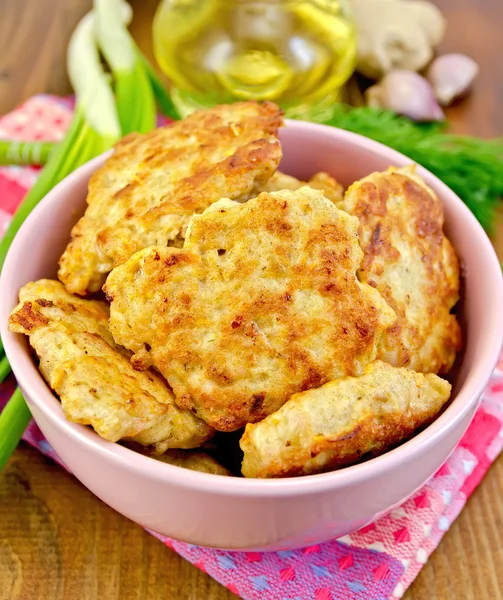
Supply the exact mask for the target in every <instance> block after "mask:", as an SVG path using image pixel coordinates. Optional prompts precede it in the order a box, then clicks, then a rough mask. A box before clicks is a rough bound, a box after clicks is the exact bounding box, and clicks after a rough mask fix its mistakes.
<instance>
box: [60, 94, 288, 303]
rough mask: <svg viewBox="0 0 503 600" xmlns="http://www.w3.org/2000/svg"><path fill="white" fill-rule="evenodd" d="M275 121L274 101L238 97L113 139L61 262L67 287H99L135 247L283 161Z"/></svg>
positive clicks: (172, 231)
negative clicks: (142, 132)
mask: <svg viewBox="0 0 503 600" xmlns="http://www.w3.org/2000/svg"><path fill="white" fill-rule="evenodd" d="M281 125H282V113H281V111H280V110H279V109H278V107H277V106H276V105H274V104H272V103H270V102H265V103H264V104H261V105H259V104H258V103H256V102H251V101H250V102H238V103H235V104H232V105H229V106H217V107H215V108H213V109H211V110H207V111H196V112H195V113H193V114H192V115H190V116H189V117H187V118H186V119H184V120H183V121H178V122H176V123H173V124H172V125H169V126H167V127H162V128H160V129H156V130H154V131H151V132H150V133H148V134H146V135H139V134H132V135H129V136H127V137H126V138H125V139H124V140H122V141H121V142H119V144H117V146H116V148H115V152H114V154H113V155H112V156H111V157H110V158H109V159H108V160H107V161H106V163H105V164H104V166H103V167H102V168H101V169H99V170H98V171H96V172H95V173H94V175H93V176H92V178H91V181H90V183H89V194H88V198H87V202H88V204H89V206H88V208H87V210H86V213H85V215H84V217H83V218H82V219H80V221H79V222H78V223H77V225H75V227H74V228H73V230H72V235H71V241H70V243H69V244H68V247H67V249H66V250H65V252H64V254H63V256H62V257H61V259H60V269H59V278H60V279H61V281H62V282H63V283H64V284H65V286H66V288H67V290H68V291H70V292H73V293H77V294H85V293H86V291H91V292H95V291H97V290H99V289H100V288H101V286H102V285H103V283H104V281H105V278H106V274H107V273H108V272H109V271H111V269H112V268H113V267H114V266H117V265H119V264H121V263H123V262H124V261H126V260H127V259H128V258H129V257H130V256H131V255H132V254H134V252H136V251H137V250H141V249H142V248H146V247H147V246H152V245H155V244H160V245H162V246H165V245H167V244H168V242H169V241H170V240H175V239H176V238H177V237H180V236H181V237H183V236H184V230H185V227H186V225H187V223H188V220H189V219H190V217H191V215H192V214H194V213H198V212H201V211H203V210H204V209H205V208H206V207H208V206H209V205H210V204H211V203H212V202H215V201H216V200H219V199H220V198H222V197H229V198H238V197H240V196H242V195H243V194H246V193H248V192H249V191H250V190H251V189H252V187H253V185H254V184H255V183H256V182H259V181H266V180H267V179H268V178H269V177H270V176H271V175H272V174H273V173H274V171H275V169H276V167H277V166H278V163H279V160H280V158H281V146H280V143H279V140H278V128H279V127H281Z"/></svg>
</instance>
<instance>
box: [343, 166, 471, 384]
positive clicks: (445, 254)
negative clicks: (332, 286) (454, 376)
mask: <svg viewBox="0 0 503 600" xmlns="http://www.w3.org/2000/svg"><path fill="white" fill-rule="evenodd" d="M339 207H340V208H342V209H343V210H345V211H347V212H348V213H349V214H351V215H355V216H356V217H358V218H359V220H360V228H359V237H360V244H361V247H362V249H363V252H364V259H363V262H362V265H361V267H360V269H359V271H358V276H359V278H360V281H362V282H365V283H368V284H369V285H371V286H373V287H375V288H376V289H377V290H379V292H380V293H381V294H382V296H383V297H384V298H385V300H386V301H387V302H388V304H389V305H390V306H391V307H392V308H393V310H394V311H395V312H396V314H397V315H398V319H397V321H396V323H395V324H394V325H393V326H392V327H391V328H390V329H389V330H388V331H387V333H386V334H385V335H384V337H383V339H382V342H381V345H380V348H379V353H378V358H380V359H381V360H384V361H386V362H389V363H390V364H392V365H395V366H397V367H402V366H406V367H408V368H410V369H413V370H414V371H420V372H423V373H441V374H443V373H447V372H448V371H449V370H450V368H451V367H452V364H453V362H454V359H455V357H456V352H457V351H458V350H459V349H460V348H461V331H460V327H459V324H458V322H457V320H456V316H455V315H453V314H451V310H452V308H453V307H454V306H455V304H456V302H457V301H458V299H459V264H458V259H457V257H456V254H455V252H454V249H453V248H452V246H451V244H450V242H449V240H448V239H447V238H446V237H445V235H444V233H443V224H444V214H443V209H442V205H441V203H440V201H439V200H438V198H437V196H436V195H435V193H434V192H433V190H431V189H430V188H428V187H427V186H426V185H425V183H424V182H423V181H422V180H421V179H420V178H419V177H418V176H417V175H416V174H415V169H414V167H412V166H411V167H406V168H402V169H395V168H390V169H388V170H387V171H385V172H384V173H373V174H372V175H369V176H368V177H365V178H364V179H362V180H361V181H358V182H356V183H354V184H353V185H352V186H351V187H350V188H349V189H348V191H347V192H346V195H345V197H344V201H343V202H342V203H341V204H339Z"/></svg>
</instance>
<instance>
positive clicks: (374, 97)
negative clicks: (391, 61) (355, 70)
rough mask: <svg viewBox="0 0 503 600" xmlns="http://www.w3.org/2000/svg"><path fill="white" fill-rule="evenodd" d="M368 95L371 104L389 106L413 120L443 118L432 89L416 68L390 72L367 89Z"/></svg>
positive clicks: (388, 107) (368, 102) (437, 119)
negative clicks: (416, 71) (415, 70)
mask: <svg viewBox="0 0 503 600" xmlns="http://www.w3.org/2000/svg"><path fill="white" fill-rule="evenodd" d="M366 98H367V104H368V105H369V106H377V107H379V108H387V109H389V110H392V111H394V112H396V113H397V114H399V115H404V116H406V117H409V118H410V119H413V120H414V121H442V120H443V119H444V113H443V112H442V109H441V108H440V106H439V105H438V102H437V101H436V99H435V94H434V92H433V88H432V87H431V85H430V84H429V83H428V81H426V79H425V78H424V77H421V75H418V74H417V73H415V72H414V71H404V70H397V71H391V72H390V73H388V74H387V75H386V76H385V77H384V78H383V79H382V80H381V81H380V82H379V83H378V84H376V85H373V86H372V87H370V88H369V89H368V90H367V92H366Z"/></svg>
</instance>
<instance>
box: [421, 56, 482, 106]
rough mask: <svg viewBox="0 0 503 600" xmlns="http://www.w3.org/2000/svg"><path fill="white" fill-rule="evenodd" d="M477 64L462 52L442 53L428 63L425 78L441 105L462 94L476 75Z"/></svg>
mask: <svg viewBox="0 0 503 600" xmlns="http://www.w3.org/2000/svg"><path fill="white" fill-rule="evenodd" d="M478 72H479V66H478V64H477V63H476V62H475V61H474V60H473V59H472V58H470V57H469V56H465V55H464V54H456V53H452V54H444V55H442V56H439V57H438V58H436V59H435V60H434V61H433V62H432V63H431V65H430V67H429V69H428V72H427V75H426V76H427V78H428V81H429V82H430V83H431V85H432V86H433V89H434V91H435V96H436V98H437V100H438V101H439V102H440V104H441V105H442V106H449V104H451V103H452V102H453V101H454V100H455V99H456V98H461V97H462V96H464V95H465V94H466V93H467V92H468V91H469V90H470V88H471V86H472V83H473V80H474V79H475V77H476V76H477V75H478Z"/></svg>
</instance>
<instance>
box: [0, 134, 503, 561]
mask: <svg viewBox="0 0 503 600" xmlns="http://www.w3.org/2000/svg"><path fill="white" fill-rule="evenodd" d="M282 141H283V146H284V154H285V158H284V160H283V163H282V165H281V168H282V170H283V171H286V172H287V173H290V174H292V175H296V176H297V177H299V178H301V179H304V178H308V177H309V176H310V175H311V174H313V173H315V172H316V171H320V170H324V171H328V172H329V173H332V174H333V175H334V176H335V177H336V178H337V179H339V180H340V181H342V182H343V183H345V184H349V183H351V182H353V181H355V180H357V179H359V178H361V177H364V176H365V175H367V174H369V173H371V172H372V171H376V170H377V171H380V170H384V169H386V168H387V167H388V166H390V165H398V166H401V165H405V164H408V163H409V162H410V161H409V160H408V159H407V158H406V157H405V156H402V155H401V154H398V153H396V152H394V151H392V150H390V149H388V148H386V147H384V146H381V145H380V144H377V143H375V142H372V141H370V140H368V139H365V138H362V137H360V136H357V135H353V134H351V133H347V132H344V131H340V130H337V129H333V128H330V127H324V126H321V125H313V124H308V123H302V122H290V123H288V126H287V127H286V128H285V129H284V130H283V132H282ZM104 159H105V157H104V156H100V157H98V158H96V159H95V160H93V161H91V162H90V163H88V164H86V165H84V166H83V167H82V168H81V169H79V170H78V171H76V172H75V173H74V174H73V175H71V176H70V177H68V178H67V179H66V180H65V181H63V182H62V183H61V184H60V185H58V186H57V187H56V188H55V189H54V190H53V191H52V192H51V193H50V194H48V195H47V197H46V198H45V199H44V201H43V202H42V203H41V204H40V205H39V206H38V207H37V209H36V210H34V211H33V214H32V215H31V216H30V217H29V219H27V221H26V223H25V224H24V225H23V227H22V229H21V230H20V232H19V233H18V235H17V237H16V239H15V240H14V243H13V245H12V248H11V250H10V252H9V255H8V257H7V260H6V262H5V265H4V269H3V273H2V278H1V297H0V301H1V303H0V319H1V332H2V338H3V341H4V345H5V350H6V352H7V356H8V358H9V361H10V364H11V365H12V368H13V371H14V373H15V375H16V377H17V380H18V382H19V385H20V387H21V389H22V391H23V394H24V396H25V398H26V400H27V401H28V404H29V406H30V409H31V411H32V413H33V416H34V418H35V420H36V422H37V424H38V425H39V427H40V429H41V430H42V431H43V433H44V435H45V436H46V438H47V439H48V441H49V442H50V444H51V445H52V446H53V448H54V449H55V450H56V452H57V453H58V454H59V456H60V457H61V458H62V459H63V461H64V462H65V464H66V465H68V467H69V469H70V470H71V471H72V472H73V474H74V475H75V476H76V477H77V478H78V479H80V481H82V483H83V484H84V485H85V486H86V487H88V488H89V489H90V490H91V491H92V492H93V493H94V494H96V496H98V497H99V498H101V499H102V500H103V501H104V502H106V503H107V504H109V505H110V506H112V507H113V508H115V509H116V510H117V511H119V512H120V513H122V514H123V515H126V516H127V517H129V518H130V519H133V520H134V521H136V522H138V523H140V524H141V525H143V526H145V527H149V528H150V529H153V530H154V531H157V532H160V533H163V534H166V535H168V536H170V537H173V538H176V539H179V540H184V541H187V542H191V543H193V544H200V545H204V546H213V547H217V548H225V549H235V550H250V549H255V550H278V549H286V548H296V547H300V546H305V545H308V544H312V543H317V542H323V541H326V540H329V539H332V538H336V537H339V536H342V535H345V534H347V533H349V532H351V531H353V530H355V529H358V528H360V527H362V526H364V525H365V524H367V523H369V522H370V521H372V520H373V519H376V518H377V517H379V516H380V515H382V514H383V513H385V512H387V511H389V510H390V509H391V508H393V507H394V506H396V505H397V504H399V503H401V502H403V501H404V500H405V499H406V498H407V497H408V496H410V495H411V494H412V493H413V492H414V491H415V490H417V489H418V488H419V487H420V486H421V485H422V484H423V483H424V482H425V481H426V480H427V479H428V478H429V477H430V476H431V475H432V474H433V473H434V472H435V471H436V470H437V469H438V468H439V467H440V466H441V465H442V463H443V462H444V461H445V460H446V458H447V457H448V456H449V454H450V452H451V451H452V450H453V449H454V447H455V446H456V444H457V443H458V441H459V439H460V438H461V436H462V435H463V432H464V431H465V429H466V428H467V427H468V424H469V423H470V420H471V418H472V417H473V415H474V412H475V410H476V408H477V405H478V401H479V398H480V395H481V393H482V391H483V389H484V387H485V385H486V383H487V381H488V379H489V377H490V375H491V372H492V370H493V368H494V366H495V363H496V360H497V356H498V353H499V350H500V347H501V344H502V339H503V285H502V277H501V270H500V265H499V263H498V260H497V258H496V256H495V253H494V251H493V249H492V246H491V244H490V242H489V240H488V238H487V237H486V235H485V233H484V232H483V230H482V228H481V227H480V225H479V224H478V222H477V221H476V220H475V218H474V217H473V216H472V214H471V213H470V212H469V211H468V209H467V208H466V207H465V205H464V204H463V203H462V202H461V200H460V199H459V198H457V197H456V196H455V194H454V193H453V192H451V191H450V190H449V189H448V188H447V187H446V186H445V185H443V184H442V183H441V182H440V181H439V180H438V179H436V178H435V177H434V176H433V175H431V174H430V173H428V172H427V171H425V170H424V169H419V174H420V175H422V176H423V177H424V178H425V179H426V181H427V183H428V184H429V185H430V186H432V187H433V188H434V189H435V191H436V192H437V194H438V195H439V197H440V198H441V200H442V202H443V204H444V207H445V215H446V230H447V234H448V236H449V237H450V239H451V240H452V242H453V243H454V246H455V248H456V250H457V252H458V254H459V256H460V258H461V260H462V263H463V272H464V276H465V289H464V298H463V304H464V307H463V314H464V329H465V344H466V346H465V352H464V355H463V357H462V360H461V361H460V367H459V371H458V372H457V375H456V380H455V382H454V384H455V385H454V394H453V398H452V401H451V402H450V405H449V406H448V407H447V409H446V410H445V411H444V412H443V413H442V414H441V415H440V416H439V417H438V418H437V420H436V421H435V422H434V423H433V424H432V425H430V426H429V427H428V428H427V429H426V430H424V431H423V432H421V433H420V434H418V435H417V436H416V437H415V438H414V439H412V440H411V441H409V442H407V443H405V444H403V445H402V446H400V447H398V448H396V449H395V450H393V451H391V452H388V453H387V454H385V455H383V456H380V457H378V458H375V459H373V460H370V461H368V462H365V463H363V464H360V465H356V466H353V467H349V468H346V469H343V470H340V471H336V472H333V473H326V474H323V475H311V476H308V477H301V478H293V479H283V480H265V481H262V480H251V479H250V480H246V479H240V478H225V477H218V476H215V475H207V474H203V473H197V472H194V471H188V470H185V469H180V468H178V467H174V466H171V465H167V464H164V463H161V462H158V461H155V460H152V459H150V458H146V457H144V456H141V455H140V454H136V453H135V452H132V451H130V450H128V449H126V448H123V447H122V446H120V445H118V444H112V443H109V442H106V441H105V440H103V439H101V438H100V437H98V435H97V434H95V433H94V432H93V431H92V430H91V429H90V428H87V427H83V426H81V425H75V424H73V423H69V422H68V421H67V420H66V419H65V416H64V414H63V411H62V409H61V406H60V403H59V401H58V400H57V399H56V398H55V397H54V396H53V395H52V393H51V392H50V390H49V388H48V387H47V386H46V384H45V383H44V380H43V379H42V377H41V376H40V375H39V373H38V370H37V367H36V364H35V362H34V360H33V357H32V355H31V352H30V350H29V347H28V344H27V341H26V338H25V337H23V336H21V335H15V334H12V333H10V332H9V331H8V330H7V318H8V315H9V313H10V311H11V309H12V308H13V307H14V305H15V304H16V302H17V294H18V290H19V288H20V287H21V286H22V285H23V284H25V283H26V282H28V281H31V280H35V279H39V278H40V277H54V276H55V275H56V264H57V260H58V257H59V256H60V254H61V252H62V250H63V248H64V247H65V245H66V243H67V240H68V236H69V232H70V228H71V227H72V225H73V224H74V223H75V222H76V220H77V219H78V218H79V217H80V215H81V214H82V213H83V211H84V207H85V197H86V190H87V183H88V180H89V177H90V175H91V174H92V172H93V171H94V170H95V169H97V168H98V167H100V166H101V165H102V163H103V161H104Z"/></svg>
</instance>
